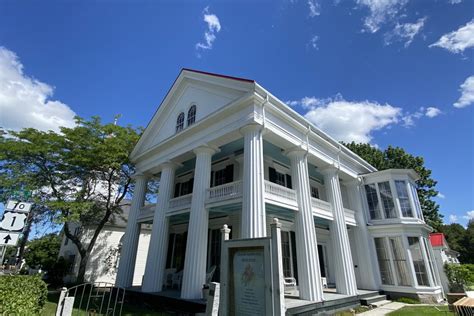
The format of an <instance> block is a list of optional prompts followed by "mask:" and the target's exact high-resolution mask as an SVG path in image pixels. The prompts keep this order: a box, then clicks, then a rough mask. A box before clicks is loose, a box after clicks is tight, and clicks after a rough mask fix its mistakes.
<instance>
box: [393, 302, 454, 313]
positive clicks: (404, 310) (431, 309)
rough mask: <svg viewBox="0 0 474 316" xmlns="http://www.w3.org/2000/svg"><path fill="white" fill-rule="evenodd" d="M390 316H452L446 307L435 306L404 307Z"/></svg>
mask: <svg viewBox="0 0 474 316" xmlns="http://www.w3.org/2000/svg"><path fill="white" fill-rule="evenodd" d="M389 315H390V316H410V315H413V316H418V315H433V316H441V315H454V313H453V312H450V311H449V309H448V306H447V305H439V306H438V305H436V306H434V305H433V306H405V307H403V308H401V309H399V310H397V311H394V312H391V313H390V314H389Z"/></svg>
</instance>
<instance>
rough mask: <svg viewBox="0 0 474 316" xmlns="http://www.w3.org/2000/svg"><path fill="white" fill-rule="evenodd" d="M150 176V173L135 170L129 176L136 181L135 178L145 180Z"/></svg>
mask: <svg viewBox="0 0 474 316" xmlns="http://www.w3.org/2000/svg"><path fill="white" fill-rule="evenodd" d="M151 176H152V175H151V174H149V173H147V172H141V171H136V172H135V173H134V174H132V176H131V178H132V179H133V180H135V181H137V180H147V179H149V178H151Z"/></svg>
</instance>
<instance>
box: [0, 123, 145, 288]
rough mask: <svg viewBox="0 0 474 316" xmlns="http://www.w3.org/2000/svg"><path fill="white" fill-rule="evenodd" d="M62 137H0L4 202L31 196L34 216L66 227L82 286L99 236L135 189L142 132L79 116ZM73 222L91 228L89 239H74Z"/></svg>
mask: <svg viewBox="0 0 474 316" xmlns="http://www.w3.org/2000/svg"><path fill="white" fill-rule="evenodd" d="M60 130H61V132H60V133H55V132H53V131H48V132H44V131H39V130H36V129H33V128H27V129H23V130H21V131H18V132H15V131H9V132H8V134H9V135H8V136H7V135H6V134H5V133H3V135H1V137H0V187H2V188H3V191H2V192H1V194H2V196H1V199H2V200H3V201H5V200H6V199H7V198H8V197H9V196H10V195H11V194H12V192H14V191H18V190H28V191H31V192H32V197H31V199H32V201H33V202H34V204H35V209H34V210H33V211H34V217H35V218H39V217H41V216H43V217H44V218H47V219H48V220H53V221H55V222H56V223H60V224H61V223H63V224H64V229H63V231H64V234H65V235H66V237H67V238H69V239H70V240H71V241H72V242H73V243H74V244H75V245H76V247H77V249H78V252H79V254H80V257H81V260H80V265H79V273H78V277H77V281H78V282H82V281H83V279H84V274H85V268H86V263H87V260H88V258H89V255H90V253H91V251H92V249H93V247H94V245H95V242H96V240H97V237H98V235H99V233H100V231H101V230H102V228H103V227H104V225H105V224H106V223H107V222H108V221H109V220H110V218H111V215H113V214H121V212H122V210H121V208H120V203H121V201H122V200H123V199H124V198H125V197H126V196H127V195H128V194H129V193H130V191H131V190H132V189H133V183H132V179H131V175H132V173H133V171H134V167H133V165H132V164H131V162H130V160H129V158H128V156H129V154H130V152H131V150H132V149H133V147H134V145H135V143H136V142H137V140H138V138H139V131H138V130H136V129H134V128H132V127H130V126H128V127H121V126H119V125H115V124H102V123H101V120H100V118H98V117H93V118H92V119H91V120H84V119H81V118H76V126H75V127H73V128H65V127H62V128H60ZM71 222H78V223H81V225H82V226H83V227H84V226H85V227H88V228H90V229H92V231H93V232H92V234H91V237H90V238H88V239H87V241H85V240H83V239H81V236H80V235H75V234H74V233H73V232H72V231H71V229H70V223H71Z"/></svg>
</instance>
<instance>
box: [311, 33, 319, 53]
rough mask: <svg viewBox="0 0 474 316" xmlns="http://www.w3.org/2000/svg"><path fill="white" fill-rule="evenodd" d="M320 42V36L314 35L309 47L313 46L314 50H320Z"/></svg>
mask: <svg viewBox="0 0 474 316" xmlns="http://www.w3.org/2000/svg"><path fill="white" fill-rule="evenodd" d="M318 40H319V36H318V35H314V36H313V37H312V38H311V40H310V41H309V45H311V47H312V48H314V49H315V50H318V49H319V47H318Z"/></svg>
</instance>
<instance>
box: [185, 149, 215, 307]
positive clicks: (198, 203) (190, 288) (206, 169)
mask: <svg viewBox="0 0 474 316" xmlns="http://www.w3.org/2000/svg"><path fill="white" fill-rule="evenodd" d="M216 151H217V150H216V149H215V148H211V147H207V146H201V147H198V148H196V149H195V150H194V153H195V154H196V167H195V171H194V185H193V197H192V200H191V212H190V214H189V224H188V240H187V243H186V258H185V260H184V272H183V284H182V287H181V298H185V299H200V298H201V297H202V286H203V284H204V282H205V279H206V259H207V229H208V226H209V222H208V221H209V214H208V210H207V209H206V208H205V199H206V194H207V189H209V186H210V182H211V158H212V155H213V154H214V153H215V152H216Z"/></svg>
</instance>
